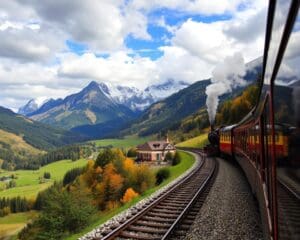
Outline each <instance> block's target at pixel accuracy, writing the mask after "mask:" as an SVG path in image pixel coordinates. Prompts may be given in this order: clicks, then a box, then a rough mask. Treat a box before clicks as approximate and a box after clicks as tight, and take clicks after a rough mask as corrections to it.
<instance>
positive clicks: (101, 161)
mask: <svg viewBox="0 0 300 240" xmlns="http://www.w3.org/2000/svg"><path fill="white" fill-rule="evenodd" d="M114 159H115V153H114V151H113V150H112V149H111V148H105V149H104V150H102V151H101V152H100V153H99V154H98V157H97V159H96V164H95V167H98V166H99V167H101V168H103V167H104V166H105V165H106V164H108V163H111V162H112V161H113V160H114Z"/></svg>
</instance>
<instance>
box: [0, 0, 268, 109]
mask: <svg viewBox="0 0 300 240" xmlns="http://www.w3.org/2000/svg"><path fill="white" fill-rule="evenodd" d="M266 4H267V1H265V0H251V1H250V0H151V1H149V0H85V1H82V0H43V1H40V0H9V1H0V89H1V92H0V106H4V107H7V108H11V109H13V110H16V109H17V108H19V107H20V106H21V105H24V104H25V103H26V102H27V101H28V100H30V99H32V98H35V99H37V100H38V101H39V102H42V101H43V100H45V99H48V98H59V97H65V96H67V95H69V94H71V93H74V92H78V91H80V90H81V89H82V88H83V87H85V86H86V85H87V84H88V83H89V82H90V81H92V80H95V81H97V82H109V83H112V84H119V85H124V86H134V87H137V88H139V89H142V90H143V89H144V88H146V87H147V86H149V85H151V84H157V83H163V82H164V81H166V80H167V79H174V80H176V81H186V82H189V83H193V82H195V81H199V80H203V79H206V78H209V77H211V75H212V71H213V69H214V68H215V67H216V66H217V65H218V64H220V63H222V62H223V61H224V59H226V58H227V57H230V56H232V55H234V54H240V55H241V56H242V58H243V59H244V61H245V62H249V61H251V60H253V59H255V58H257V57H260V56H262V54H263V47H264V37H265V22H266V12H267V6H266Z"/></svg>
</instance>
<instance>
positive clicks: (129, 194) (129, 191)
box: [121, 188, 139, 203]
mask: <svg viewBox="0 0 300 240" xmlns="http://www.w3.org/2000/svg"><path fill="white" fill-rule="evenodd" d="M137 196H139V194H138V193H137V192H135V191H134V190H133V189H132V188H127V190H126V192H125V193H124V196H123V198H122V199H121V202H122V203H127V202H130V201H132V199H134V198H136V197H137Z"/></svg>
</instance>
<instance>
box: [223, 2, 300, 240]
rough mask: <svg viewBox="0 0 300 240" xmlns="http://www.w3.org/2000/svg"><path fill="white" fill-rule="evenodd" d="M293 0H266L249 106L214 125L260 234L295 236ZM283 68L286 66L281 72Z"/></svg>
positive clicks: (299, 215) (299, 90) (298, 110)
mask: <svg viewBox="0 0 300 240" xmlns="http://www.w3.org/2000/svg"><path fill="white" fill-rule="evenodd" d="M299 5H300V1H299V0H290V1H279V0H277V1H270V3H269V10H268V19H267V24H266V25H267V27H266V38H265V49H264V57H263V74H262V80H261V82H260V90H261V91H260V96H259V98H258V100H257V104H256V106H255V108H254V109H253V110H252V111H251V113H249V114H248V115H247V116H246V117H245V118H244V119H243V120H242V121H241V122H239V123H237V124H235V125H232V126H227V127H223V128H220V129H219V134H220V143H219V150H220V153H221V154H226V155H230V156H231V157H232V158H233V159H235V160H236V161H237V162H238V163H239V164H240V166H241V167H242V169H243V171H244V172H245V175H246V176H247V179H248V181H249V183H250V185H251V188H252V191H253V193H254V195H255V196H256V198H257V200H258V203H259V207H260V213H261V218H262V222H263V230H264V235H265V238H266V239H274V240H277V239H300V231H299V229H300V197H299V196H300V71H299V64H300V56H299V52H300V28H299V23H300V15H299ZM287 70H288V71H287Z"/></svg>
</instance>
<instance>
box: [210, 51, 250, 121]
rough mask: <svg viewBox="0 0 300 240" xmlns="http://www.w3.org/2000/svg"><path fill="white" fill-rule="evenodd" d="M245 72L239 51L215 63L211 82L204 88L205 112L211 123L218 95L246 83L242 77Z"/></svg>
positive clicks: (217, 103)
mask: <svg viewBox="0 0 300 240" xmlns="http://www.w3.org/2000/svg"><path fill="white" fill-rule="evenodd" d="M245 74H246V68H245V63H244V58H243V56H242V54H241V53H235V54H234V55H233V56H228V57H226V58H225V59H224V62H223V63H221V64H219V65H217V66H216V68H215V69H214V70H213V71H212V78H211V82H212V83H211V84H210V85H208V86H207V87H206V90H205V93H206V95H207V98H206V106H207V112H208V116H209V121H210V123H211V124H213V123H214V121H215V117H216V112H217V108H218V105H219V97H220V96H221V95H223V94H225V93H229V92H231V91H232V90H233V89H234V88H236V87H238V86H243V85H246V81H245V80H244V79H243V77H244V76H245Z"/></svg>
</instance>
